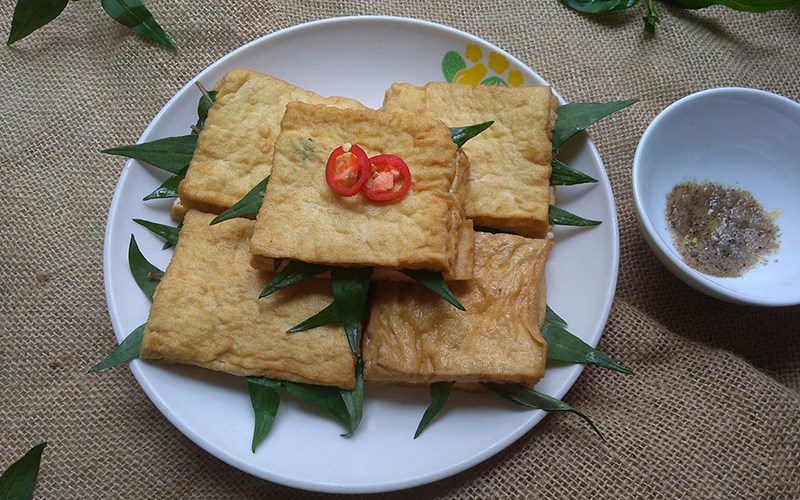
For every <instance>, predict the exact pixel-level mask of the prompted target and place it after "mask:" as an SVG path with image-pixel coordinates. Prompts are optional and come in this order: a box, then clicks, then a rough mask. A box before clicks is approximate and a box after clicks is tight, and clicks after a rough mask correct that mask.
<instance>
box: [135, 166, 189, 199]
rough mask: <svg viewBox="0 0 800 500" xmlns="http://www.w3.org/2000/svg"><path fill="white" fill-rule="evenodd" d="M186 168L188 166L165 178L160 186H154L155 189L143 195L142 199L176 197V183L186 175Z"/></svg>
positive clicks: (178, 183)
mask: <svg viewBox="0 0 800 500" xmlns="http://www.w3.org/2000/svg"><path fill="white" fill-rule="evenodd" d="M188 169H189V167H183V168H182V169H181V170H180V171H179V172H178V173H177V174H175V175H173V176H172V177H170V178H169V179H167V180H165V181H164V182H163V183H162V184H161V185H160V186H158V187H157V188H156V190H155V191H153V192H152V193H150V194H148V195H147V196H145V197H144V198H143V201H149V200H160V199H164V198H177V197H178V185H180V183H181V181H182V180H183V178H184V177H186V171H187V170H188Z"/></svg>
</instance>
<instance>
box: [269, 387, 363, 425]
mask: <svg viewBox="0 0 800 500" xmlns="http://www.w3.org/2000/svg"><path fill="white" fill-rule="evenodd" d="M283 386H284V387H286V391H287V392H288V393H289V394H291V395H293V396H295V397H296V398H298V399H299V400H300V401H302V402H304V403H306V404H308V405H311V406H313V407H314V408H316V409H317V410H319V411H322V412H325V413H328V414H329V415H331V416H333V418H335V419H336V420H338V421H339V422H341V423H342V425H344V427H345V429H347V433H348V434H346V435H349V434H352V433H353V430H355V427H354V426H353V421H352V420H351V417H350V412H349V411H348V410H347V405H346V404H345V402H344V400H343V399H342V393H341V390H340V389H339V388H338V387H330V386H326V385H309V384H299V383H296V382H284V383H283Z"/></svg>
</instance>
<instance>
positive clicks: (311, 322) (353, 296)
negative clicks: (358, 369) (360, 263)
mask: <svg viewBox="0 0 800 500" xmlns="http://www.w3.org/2000/svg"><path fill="white" fill-rule="evenodd" d="M371 282H372V268H371V267H368V268H333V269H332V270H331V288H333V302H331V303H330V304H329V305H328V306H327V307H325V308H324V309H322V310H321V311H320V312H318V313H317V314H315V315H314V316H312V317H310V318H308V319H307V320H305V321H303V322H301V323H300V324H298V325H295V326H293V327H292V328H290V329H289V330H287V331H286V333H297V332H302V331H306V330H311V329H312V328H317V327H319V326H322V325H329V324H334V323H342V324H343V325H344V332H345V335H346V336H347V343H348V344H350V349H351V350H352V351H353V353H354V354H355V355H356V356H358V355H359V351H360V347H359V344H358V329H359V326H360V324H361V320H362V319H364V317H365V316H366V315H367V313H368V309H369V308H368V307H367V301H368V300H369V288H370V283H371Z"/></svg>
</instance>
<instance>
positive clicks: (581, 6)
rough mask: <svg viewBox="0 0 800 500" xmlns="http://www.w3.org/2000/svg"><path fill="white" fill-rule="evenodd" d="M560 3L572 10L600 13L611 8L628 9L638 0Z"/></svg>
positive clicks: (609, 10)
mask: <svg viewBox="0 0 800 500" xmlns="http://www.w3.org/2000/svg"><path fill="white" fill-rule="evenodd" d="M561 3H563V4H564V5H566V6H567V7H569V8H570V9H572V10H577V11H578V12H583V13H585V14H600V13H602V12H611V11H612V10H624V9H629V8H631V7H633V6H634V5H636V4H637V3H639V0H561Z"/></svg>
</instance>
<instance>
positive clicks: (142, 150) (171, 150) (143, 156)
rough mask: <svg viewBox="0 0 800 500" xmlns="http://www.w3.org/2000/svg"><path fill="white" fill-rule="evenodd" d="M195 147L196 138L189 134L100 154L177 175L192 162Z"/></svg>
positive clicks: (105, 151) (114, 149)
mask: <svg viewBox="0 0 800 500" xmlns="http://www.w3.org/2000/svg"><path fill="white" fill-rule="evenodd" d="M196 146H197V136H196V135H195V134H189V135H179V136H176V137H165V138H163V139H156V140H155V141H150V142H144V143H141V144H131V145H128V146H119V147H116V148H111V149H104V150H103V151H102V153H106V154H110V155H116V156H125V157H127V158H135V159H137V160H141V161H143V162H145V163H149V164H150V165H152V166H154V167H158V168H160V169H162V170H166V171H167V172H172V173H173V174H177V173H180V172H181V171H182V170H183V169H184V168H186V167H187V166H188V165H189V162H190V161H192V155H193V154H194V148H195V147H196Z"/></svg>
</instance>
